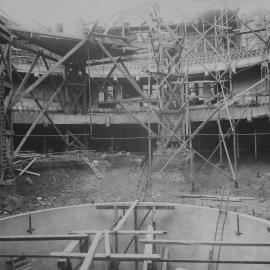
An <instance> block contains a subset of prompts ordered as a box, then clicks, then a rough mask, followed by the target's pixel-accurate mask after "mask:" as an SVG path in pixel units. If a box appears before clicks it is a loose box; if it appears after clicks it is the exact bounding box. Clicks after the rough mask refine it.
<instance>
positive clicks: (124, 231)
mask: <svg viewBox="0 0 270 270" xmlns="http://www.w3.org/2000/svg"><path fill="white" fill-rule="evenodd" d="M98 232H100V231H98V230H91V231H89V230H82V231H72V232H70V234H76V233H79V234H88V235H89V234H96V233H98ZM107 233H108V234H112V233H114V231H111V230H108V231H107ZM148 233H149V231H140V230H130V231H129V230H120V231H118V232H117V234H118V235H120V234H124V235H134V234H136V235H144V234H148ZM151 233H152V234H159V235H162V234H166V233H167V232H166V231H152V232H151Z"/></svg>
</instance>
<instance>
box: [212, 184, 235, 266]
mask: <svg viewBox="0 0 270 270" xmlns="http://www.w3.org/2000/svg"><path fill="white" fill-rule="evenodd" d="M230 189H231V183H229V182H226V183H225V184H224V186H223V189H222V196H221V203H220V206H219V212H218V219H217V224H216V229H215V235H214V242H222V240H223V234H224V227H225V222H226V218H227V213H228V203H229V196H230ZM225 193H227V194H225ZM220 253H221V246H216V245H213V247H212V249H211V250H210V252H209V260H211V261H212V260H214V261H218V260H219V258H220ZM218 265H219V264H218V262H217V263H213V262H209V263H208V270H217V269H218Z"/></svg>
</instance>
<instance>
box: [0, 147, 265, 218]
mask: <svg viewBox="0 0 270 270" xmlns="http://www.w3.org/2000/svg"><path fill="white" fill-rule="evenodd" d="M172 153H173V152H172V150H168V151H166V152H165V153H161V152H160V153H155V155H154V160H153V166H152V179H153V178H154V177H155V175H157V173H158V172H159V170H160V168H161V167H162V166H163V165H164V164H165V162H166V161H167V160H168V158H169V156H170V155H171V154H172ZM91 155H92V156H91V157H90V158H91V160H92V161H93V160H95V161H94V163H95V165H96V167H97V168H98V170H99V171H100V172H101V174H102V175H103V177H104V178H102V179H98V178H97V177H96V175H95V174H94V173H93V172H92V171H91V169H90V168H89V167H88V166H87V165H86V164H85V163H84V162H83V161H79V160H80V158H78V159H77V160H74V158H70V159H69V158H67V159H64V160H60V161H59V160H57V159H56V160H51V159H49V160H43V161H41V162H38V163H36V164H35V165H34V166H33V167H31V170H32V171H35V172H39V173H40V174H41V176H40V177H38V176H32V175H25V176H23V177H20V178H18V180H17V186H16V187H15V188H4V189H2V192H1V194H0V215H1V216H7V215H12V214H16V213H22V212H27V211H32V210H37V209H45V208H52V207H58V206H66V205H75V204H82V203H94V202H112V201H132V200H135V199H137V198H142V188H143V186H144V184H145V181H146V179H147V170H144V173H143V174H142V170H141V160H142V156H139V155H133V154H131V153H116V154H102V153H96V154H95V155H94V156H93V154H91ZM194 166H195V169H194V171H195V175H194V178H195V179H196V181H195V185H193V191H192V183H191V180H190V165H189V161H187V160H186V159H185V156H183V154H180V155H178V156H177V157H176V158H175V159H174V160H173V161H172V162H171V163H170V164H169V166H168V167H167V168H166V169H165V170H164V172H163V173H161V177H160V178H158V180H157V181H155V182H154V183H153V185H152V187H151V189H149V190H148V193H147V197H146V198H144V200H147V201H159V202H177V203H185V204H195V205H202V206H209V207H218V206H219V204H220V201H213V200H204V199H198V198H184V197H182V196H183V195H184V194H194V195H195V194H204V195H221V192H222V187H223V185H224V181H225V179H226V178H225V177H224V176H223V175H222V174H220V173H219V172H218V171H217V170H216V169H215V168H213V167H211V166H210V165H207V164H205V162H203V161H201V160H199V159H196V161H195V164H194ZM222 169H223V170H225V171H226V172H227V173H228V174H229V173H230V172H229V168H228V165H226V164H225V165H224V164H223V166H222ZM139 179H141V183H140V185H139V187H138V183H139ZM238 179H239V187H238V188H235V187H234V184H232V185H231V193H230V194H231V196H234V197H239V196H241V197H250V198H254V199H252V200H241V201H240V202H238V201H237V202H230V203H229V209H230V210H233V211H237V212H241V213H247V214H250V215H255V216H259V217H264V218H266V219H269V220H270V159H269V158H266V157H262V158H260V159H258V160H256V161H255V160H254V158H253V157H249V158H245V159H243V158H242V159H241V160H240V161H239V164H238Z"/></svg>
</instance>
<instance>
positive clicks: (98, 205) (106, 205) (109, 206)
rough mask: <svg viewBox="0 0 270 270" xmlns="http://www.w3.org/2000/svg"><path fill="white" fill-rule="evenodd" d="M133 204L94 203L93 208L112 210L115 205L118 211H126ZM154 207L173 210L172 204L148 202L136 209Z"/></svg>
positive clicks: (141, 203) (142, 203) (173, 205)
mask: <svg viewBox="0 0 270 270" xmlns="http://www.w3.org/2000/svg"><path fill="white" fill-rule="evenodd" d="M132 203H133V202H117V203H96V204H95V207H96V208H97V209H114V205H116V206H117V207H118V208H119V209H122V208H124V209H127V208H129V207H130V206H131V205H132ZM153 207H155V208H156V209H159V210H161V209H163V210H168V209H174V208H175V204H174V203H149V202H140V203H139V204H138V205H137V206H136V208H142V209H149V208H151V209H152V208H153Z"/></svg>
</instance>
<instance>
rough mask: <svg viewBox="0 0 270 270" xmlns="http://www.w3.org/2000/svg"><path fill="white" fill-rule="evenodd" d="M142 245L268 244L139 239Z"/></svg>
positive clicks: (265, 244) (258, 244)
mask: <svg viewBox="0 0 270 270" xmlns="http://www.w3.org/2000/svg"><path fill="white" fill-rule="evenodd" d="M140 242H141V243H143V244H162V245H164V244H165V245H203V246H228V247H269V246H270V242H257V243H256V242H200V241H192V240H188V241H187V240H167V239H158V240H148V239H141V240H140Z"/></svg>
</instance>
